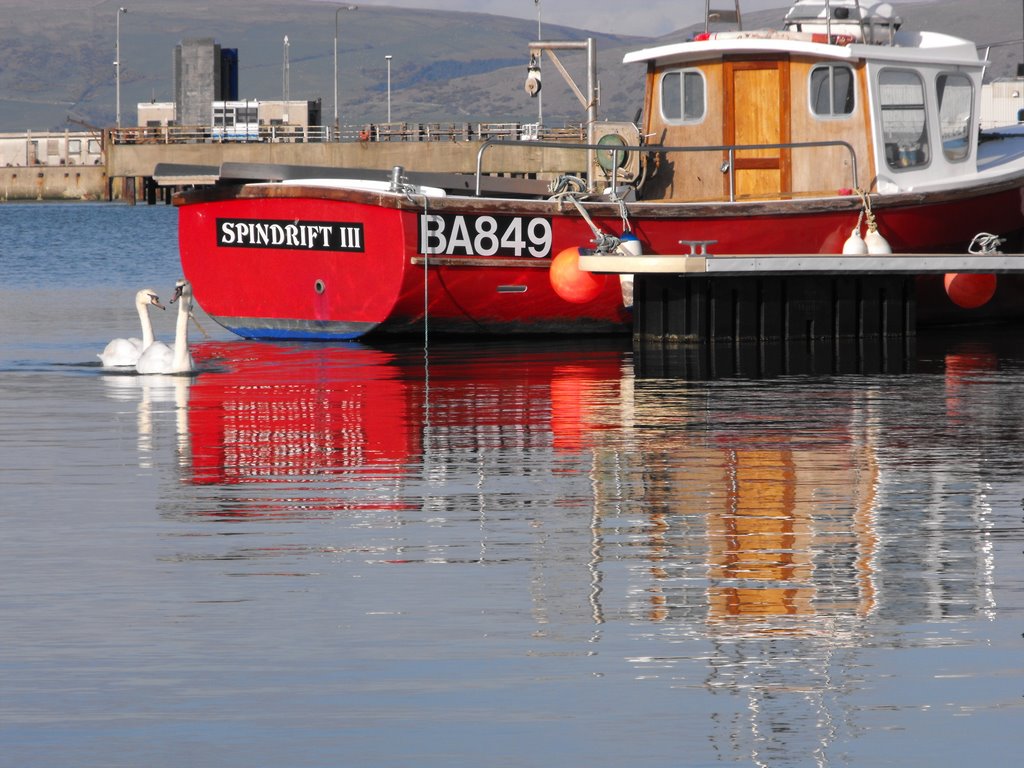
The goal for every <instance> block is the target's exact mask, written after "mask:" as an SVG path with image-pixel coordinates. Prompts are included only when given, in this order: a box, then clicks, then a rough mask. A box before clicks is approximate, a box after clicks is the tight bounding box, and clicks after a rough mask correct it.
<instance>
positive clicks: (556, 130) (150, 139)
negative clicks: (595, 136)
mask: <svg viewBox="0 0 1024 768" xmlns="http://www.w3.org/2000/svg"><path fill="white" fill-rule="evenodd" d="M108 132H109V136H110V141H111V142H112V143H114V144H221V143H224V144H227V143H232V144H234V143H323V142H330V141H338V142H358V141H372V142H389V141H404V142H416V141H453V142H454V141H487V140H489V139H504V140H507V141H532V140H544V141H582V140H583V138H584V135H585V131H584V129H583V126H582V125H575V126H566V127H550V128H549V127H546V126H541V127H539V128H538V126H537V125H536V124H535V123H534V124H531V123H503V122H497V123H363V124H361V125H359V124H357V125H343V126H340V127H339V129H338V131H337V132H335V131H334V130H333V129H332V128H331V127H330V126H302V125H260V126H255V125H253V126H235V127H225V126H208V125H192V126H187V125H169V126H142V127H126V128H111V129H108Z"/></svg>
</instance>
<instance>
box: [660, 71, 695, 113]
mask: <svg viewBox="0 0 1024 768" xmlns="http://www.w3.org/2000/svg"><path fill="white" fill-rule="evenodd" d="M704 109H705V107H704V74H703V73H702V72H701V71H700V70H699V69H682V70H676V71H674V72H666V73H665V74H663V75H662V76H661V116H662V117H663V118H665V121H666V122H669V123H692V122H696V121H698V120H703V119H704Z"/></svg>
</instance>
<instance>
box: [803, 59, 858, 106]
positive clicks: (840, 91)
mask: <svg viewBox="0 0 1024 768" xmlns="http://www.w3.org/2000/svg"><path fill="white" fill-rule="evenodd" d="M810 86H811V93H810V97H811V113H812V114H814V115H817V116H818V117H845V116H846V115H850V114H853V105H854V99H853V93H854V88H853V86H854V77H853V70H852V69H851V68H850V67H848V66H846V65H845V64H824V65H821V66H817V67H815V68H814V69H812V70H811V80H810Z"/></svg>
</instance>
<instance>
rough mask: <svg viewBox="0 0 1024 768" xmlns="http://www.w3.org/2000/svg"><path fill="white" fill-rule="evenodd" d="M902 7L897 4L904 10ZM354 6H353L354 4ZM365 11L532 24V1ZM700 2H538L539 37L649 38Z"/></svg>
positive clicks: (767, 0) (416, 3) (748, 2)
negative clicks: (556, 27) (547, 27)
mask: <svg viewBox="0 0 1024 768" xmlns="http://www.w3.org/2000/svg"><path fill="white" fill-rule="evenodd" d="M908 1H911V2H914V1H917V2H922V1H924V0H900V3H901V4H903V5H905V4H907V2H908ZM355 2H356V4H358V3H359V0H355ZM733 3H734V0H711V7H712V8H713V9H722V10H725V9H730V10H731V9H732V8H733ZM365 4H366V5H367V6H371V5H391V6H402V7H406V8H429V9H433V10H435V11H471V12H478V13H493V14H497V15H499V16H514V17H518V18H524V19H532V20H534V21H536V19H537V9H538V3H537V2H536V0H383V1H382V2H377V1H374V0H371V1H369V2H365ZM704 5H705V0H634V2H629V0H540V1H539V8H540V20H541V32H542V34H543V28H544V24H546V23H547V24H562V25H565V26H568V27H576V28H580V29H589V30H592V31H595V32H605V33H608V34H621V35H643V36H647V37H654V36H657V35H663V34H665V33H667V32H671V31H672V30H674V29H679V28H680V27H685V26H687V25H689V24H696V23H698V22H702V21H703V20H704ZM789 5H790V3H789V0H741V2H740V12H741V13H748V12H751V11H760V10H764V9H766V8H788V7H789Z"/></svg>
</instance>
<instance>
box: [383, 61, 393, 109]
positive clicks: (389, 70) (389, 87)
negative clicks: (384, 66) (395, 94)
mask: <svg viewBox="0 0 1024 768" xmlns="http://www.w3.org/2000/svg"><path fill="white" fill-rule="evenodd" d="M384 61H386V62H387V63H388V122H389V123H390V122H391V54H390V53H389V54H387V55H386V56H385V57H384Z"/></svg>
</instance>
